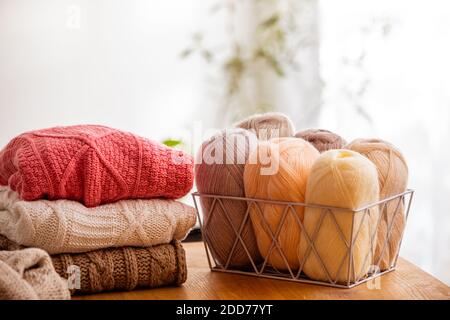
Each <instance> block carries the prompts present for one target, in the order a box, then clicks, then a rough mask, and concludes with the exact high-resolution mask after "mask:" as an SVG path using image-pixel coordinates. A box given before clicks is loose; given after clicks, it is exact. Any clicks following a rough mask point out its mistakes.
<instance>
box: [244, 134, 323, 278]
mask: <svg viewBox="0 0 450 320" xmlns="http://www.w3.org/2000/svg"><path fill="white" fill-rule="evenodd" d="M255 153H258V154H257V155H256V154H255ZM257 156H259V157H257ZM263 157H264V158H265V157H268V158H267V159H270V164H271V165H273V164H275V165H273V169H274V170H272V172H264V170H263V169H264V168H265V169H267V166H266V164H267V163H268V162H267V161H263ZM318 157H319V152H318V151H317V150H316V149H315V148H314V147H313V146H312V145H311V144H310V143H309V142H307V141H304V140H302V139H296V138H277V139H272V140H270V141H260V142H259V144H258V149H257V150H255V151H253V154H252V155H251V156H250V158H251V159H257V160H258V161H255V162H254V163H248V164H247V165H246V166H245V170H244V185H245V194H246V196H247V197H251V198H259V199H269V200H283V201H293V202H304V200H305V193H306V183H307V180H308V176H309V173H310V170H311V168H312V166H313V163H314V161H315V160H316V159H317V158H318ZM292 208H293V210H292V209H291V210H290V211H289V212H288V214H287V215H286V218H285V220H284V222H282V220H281V218H282V216H283V213H284V212H285V209H286V206H285V205H280V204H267V203H266V204H263V203H259V208H258V207H256V206H253V207H252V208H251V210H250V217H251V220H252V223H253V228H254V230H255V234H256V240H257V242H258V248H259V251H260V252H261V255H262V256H263V257H264V258H267V261H268V264H270V265H271V266H272V267H274V268H275V269H279V270H288V266H289V268H290V269H291V270H294V269H298V267H299V265H300V259H299V256H298V245H299V242H300V234H301V226H300V224H299V223H298V220H300V221H303V214H304V207H302V206H293V207H292ZM259 209H260V210H259ZM296 216H297V217H298V219H297V218H296ZM280 223H283V224H282V225H281V226H280ZM278 227H280V228H281V229H280V230H281V231H280V233H279V235H278V237H276V239H277V241H278V244H279V247H280V249H281V251H280V249H279V248H278V247H275V246H274V247H273V249H272V251H271V252H270V254H269V250H270V247H271V244H272V235H273V236H274V237H275V236H276V232H277V229H278ZM281 252H282V253H283V254H284V256H285V258H286V260H285V259H283V257H282V255H281Z"/></svg>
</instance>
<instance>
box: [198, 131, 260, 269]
mask: <svg viewBox="0 0 450 320" xmlns="http://www.w3.org/2000/svg"><path fill="white" fill-rule="evenodd" d="M256 145H257V138H256V136H255V135H254V134H253V133H252V132H250V131H247V130H244V129H231V130H230V129H228V130H224V131H222V132H221V133H219V134H217V135H215V136H213V137H212V138H210V139H208V140H207V141H205V142H204V143H203V144H202V146H201V148H200V150H199V151H198V154H197V161H196V165H195V178H196V184H197V189H198V191H199V192H200V193H205V194H212V195H222V196H236V197H244V196H245V192H244V182H243V174H244V167H245V163H246V162H247V160H248V156H249V154H250V152H251V151H252V150H253V149H254V148H256ZM211 157H212V158H215V159H216V160H217V161H214V163H212V162H213V161H212V159H211ZM220 159H222V160H223V161H219V160H220ZM216 162H222V163H216ZM213 201H214V200H213V199H212V198H207V197H202V198H201V206H202V212H203V218H204V221H203V226H204V231H205V233H206V236H207V237H208V238H209V245H210V248H211V251H212V254H213V256H214V258H215V259H216V261H217V262H218V263H219V264H220V265H222V266H225V265H226V263H227V259H228V256H229V254H230V252H231V249H232V247H233V245H234V242H235V240H236V238H237V237H236V234H235V232H234V230H233V227H232V226H231V225H230V223H229V220H228V219H227V217H226V216H225V213H224V209H225V210H226V211H227V213H228V216H229V218H230V220H231V222H232V224H233V226H234V228H235V229H236V230H237V231H238V230H239V228H240V226H241V223H242V221H243V219H244V216H245V213H246V211H247V203H246V202H245V201H241V200H231V199H222V203H223V208H222V206H221V205H220V203H219V202H218V201H217V202H216V204H215V206H214V208H213V210H212V212H211V214H210V213H209V211H210V209H211V207H212V205H213ZM241 237H242V239H243V241H244V243H245V245H246V247H247V249H248V251H249V254H250V256H251V258H252V259H253V262H254V263H255V264H257V263H259V262H260V260H261V256H260V254H259V251H258V246H257V244H256V239H255V234H254V232H253V227H252V224H251V221H250V218H249V217H248V218H247V220H246V223H245V226H244V228H243V230H242V234H241ZM250 265H251V262H250V259H249V257H248V255H247V253H246V251H245V249H244V247H243V245H242V243H241V242H240V241H238V243H237V245H236V247H235V250H234V253H233V255H232V257H231V260H230V263H229V267H243V266H250Z"/></svg>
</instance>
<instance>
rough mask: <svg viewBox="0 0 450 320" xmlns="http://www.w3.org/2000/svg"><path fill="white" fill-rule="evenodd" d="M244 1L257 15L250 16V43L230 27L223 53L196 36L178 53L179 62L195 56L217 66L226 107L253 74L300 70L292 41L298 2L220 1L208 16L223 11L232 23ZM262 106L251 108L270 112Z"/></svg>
mask: <svg viewBox="0 0 450 320" xmlns="http://www.w3.org/2000/svg"><path fill="white" fill-rule="evenodd" d="M243 1H247V2H250V4H251V5H252V6H251V7H252V8H254V10H255V11H257V12H254V14H253V15H252V17H255V19H256V20H257V21H256V28H255V30H254V34H253V37H254V39H253V41H251V42H250V43H244V42H243V41H240V40H239V39H238V38H239V37H238V36H237V33H239V32H240V31H241V30H236V28H235V27H236V26H234V25H231V26H229V28H227V30H231V41H230V42H228V43H226V44H225V48H226V49H225V50H224V49H223V47H224V46H223V45H222V46H220V47H221V49H220V50H217V49H213V48H211V47H208V46H207V45H205V41H204V39H205V37H206V34H204V33H200V32H199V33H195V34H194V35H193V36H192V41H191V44H190V45H189V46H188V47H187V48H185V49H184V50H183V51H182V52H181V57H182V58H188V57H190V56H192V55H194V54H198V55H200V56H201V57H202V58H203V59H204V60H205V61H206V62H207V63H212V64H216V65H219V66H220V69H221V70H222V72H223V75H224V78H225V79H226V87H225V97H224V98H225V99H224V100H225V103H230V102H231V101H233V98H234V97H236V96H237V95H238V94H239V93H240V92H241V90H242V84H243V81H244V79H245V78H247V77H252V76H254V74H253V73H252V72H254V70H257V69H260V68H261V67H263V68H266V69H267V70H270V71H271V72H273V73H274V74H275V75H277V76H278V77H280V78H282V77H284V76H285V75H286V72H287V70H288V69H292V70H299V68H298V65H297V63H296V59H295V58H296V54H297V52H298V49H299V47H300V42H301V39H294V41H292V40H293V39H292V38H295V37H296V35H298V23H297V19H296V17H295V12H296V10H295V9H296V8H295V3H296V1H297V0H241V1H226V0H221V1H219V2H218V3H216V5H214V6H213V8H212V10H211V12H212V14H216V13H217V12H220V11H221V10H226V13H227V15H228V17H229V21H235V16H236V11H237V10H236V6H238V5H239V4H242V2H243ZM231 24H233V22H231ZM223 52H226V54H225V56H223V55H222V53H223ZM261 62H262V65H261ZM264 104H265V105H264V106H250V107H251V108H253V109H255V110H256V109H264V111H269V110H270V109H273V106H271V105H267V104H266V102H264Z"/></svg>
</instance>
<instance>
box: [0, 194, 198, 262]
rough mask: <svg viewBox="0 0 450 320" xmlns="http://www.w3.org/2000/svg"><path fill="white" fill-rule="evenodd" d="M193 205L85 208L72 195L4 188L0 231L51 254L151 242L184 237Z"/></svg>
mask: <svg viewBox="0 0 450 320" xmlns="http://www.w3.org/2000/svg"><path fill="white" fill-rule="evenodd" d="M195 221H196V216H195V210H194V208H192V207H190V206H187V205H185V204H183V203H180V202H177V201H174V200H163V199H152V200H122V201H118V202H116V203H112V204H105V205H102V206H99V207H94V208H86V207H85V206H83V205H82V204H80V203H78V202H75V201H70V200H56V201H48V200H37V201H23V200H20V199H19V197H18V194H17V193H16V192H14V191H11V189H9V188H7V187H0V234H2V235H4V236H6V237H8V238H9V239H11V240H12V241H14V242H16V243H18V244H20V245H24V246H28V247H38V248H41V249H44V250H45V251H47V252H48V253H50V254H57V253H66V252H71V253H73V252H86V251H92V250H96V249H102V248H109V247H123V246H136V247H148V246H153V245H157V244H163V243H169V242H170V241H172V240H173V239H174V240H181V239H183V238H184V237H185V236H186V234H187V232H188V231H189V230H190V229H191V228H192V227H193V226H194V224H195Z"/></svg>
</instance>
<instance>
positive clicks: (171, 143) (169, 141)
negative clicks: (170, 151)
mask: <svg viewBox="0 0 450 320" xmlns="http://www.w3.org/2000/svg"><path fill="white" fill-rule="evenodd" d="M162 143H163V144H164V145H166V146H168V147H171V148H174V147H176V146H179V145H181V144H182V143H183V141H181V140H175V139H165V140H163V141H162Z"/></svg>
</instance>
